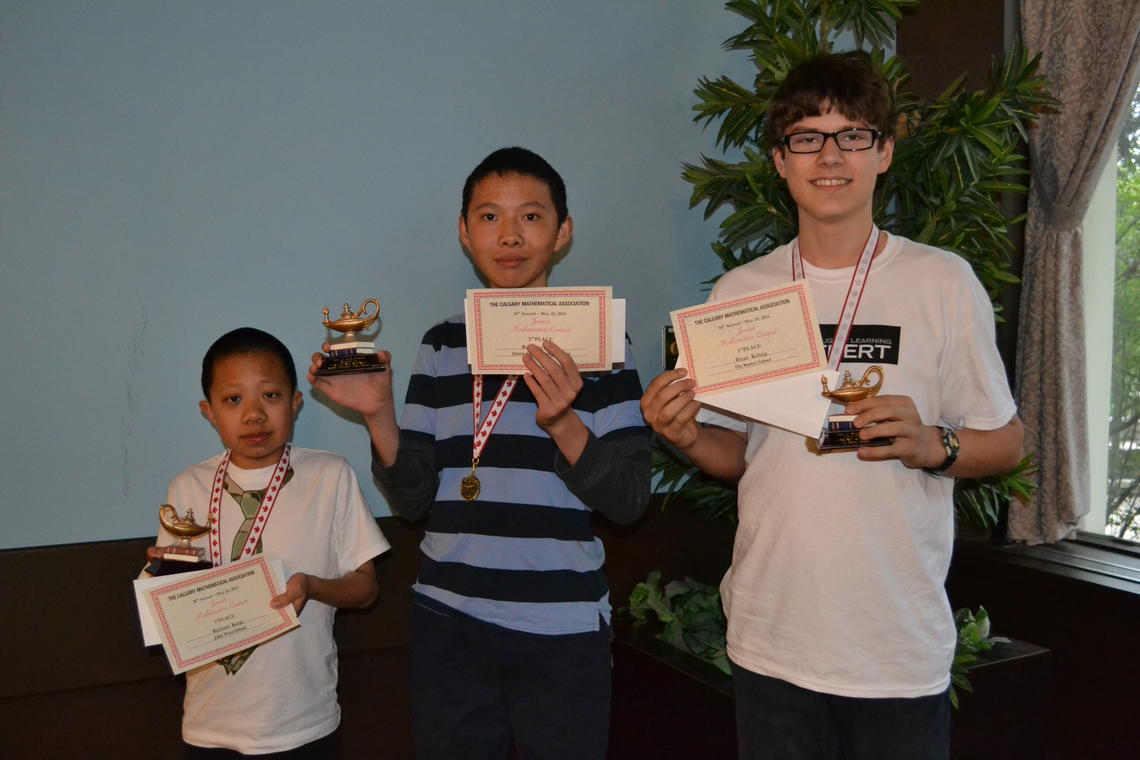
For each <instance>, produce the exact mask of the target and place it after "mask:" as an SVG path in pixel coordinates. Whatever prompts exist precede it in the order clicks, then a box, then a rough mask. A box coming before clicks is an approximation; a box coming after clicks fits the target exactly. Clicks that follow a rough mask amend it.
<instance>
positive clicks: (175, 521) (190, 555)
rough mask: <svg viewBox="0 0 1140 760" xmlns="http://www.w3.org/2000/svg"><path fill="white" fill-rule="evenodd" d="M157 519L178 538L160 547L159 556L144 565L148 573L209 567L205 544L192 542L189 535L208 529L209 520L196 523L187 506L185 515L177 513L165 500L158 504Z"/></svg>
mask: <svg viewBox="0 0 1140 760" xmlns="http://www.w3.org/2000/svg"><path fill="white" fill-rule="evenodd" d="M158 521H159V522H160V523H162V527H163V528H164V529H165V530H166V532H167V533H169V534H170V535H172V536H174V537H175V538H177V539H178V543H177V544H174V545H173V546H164V547H162V558H161V559H156V560H155V561H154V562H152V563H151V564H150V565H149V566H148V567H147V572H148V573H150V574H151V575H173V574H174V573H185V572H188V571H190V570H208V569H209V568H211V567H213V565H212V564H211V563H210V561H209V560H207V559H206V548H205V547H203V546H192V545H191V544H190V539H192V538H196V537H198V536H200V535H202V534H203V533H206V532H207V531H209V530H210V521H209V520H206V524H205V525H199V524H198V523H197V522H196V521H195V520H194V510H193V509H190V508H187V509H186V516H185V517H179V516H178V510H176V509H175V508H174V507H172V506H171V505H169V504H163V505H162V506H161V507H159V508H158Z"/></svg>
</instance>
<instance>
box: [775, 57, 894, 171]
mask: <svg viewBox="0 0 1140 760" xmlns="http://www.w3.org/2000/svg"><path fill="white" fill-rule="evenodd" d="M832 109H834V110H836V111H839V113H841V114H843V115H844V116H846V117H847V118H848V119H851V120H853V121H860V122H863V123H865V124H867V126H869V127H871V128H872V129H878V130H880V131H882V133H883V138H884V139H887V138H889V139H894V136H895V121H896V117H895V99H894V94H893V93H892V92H891V88H890V85H888V84H887V80H886V79H885V78H884V77H883V75H882V74H881V73H880V72H879V70H878V69H877V68H876V67H875V65H874V63H873V62H872V60H871V56H870V55H868V54H867V53H866V52H865V51H863V50H852V51H850V52H847V53H832V54H829V55H819V56H816V57H814V58H810V59H808V60H806V61H804V62H803V63H801V64H799V65H798V66H796V67H795V68H793V69H792V70H791V71H789V72H788V75H787V76H786V77H785V78H784V81H783V82H782V83H781V84H780V86H779V87H778V88H776V93H775V94H774V95H773V96H772V102H771V103H770V104H769V105H768V118H767V120H766V121H765V123H764V144H765V146H766V147H768V148H778V147H780V144H781V139H782V138H783V136H784V133H785V131H786V130H787V129H788V128H789V127H790V126H791V125H793V124H795V123H796V122H797V121H800V120H801V119H806V118H808V117H810V116H819V115H821V114H822V113H823V112H824V111H825V110H832Z"/></svg>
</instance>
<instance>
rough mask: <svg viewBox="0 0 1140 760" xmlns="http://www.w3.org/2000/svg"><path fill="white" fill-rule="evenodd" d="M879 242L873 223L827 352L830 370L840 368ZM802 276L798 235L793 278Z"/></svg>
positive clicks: (796, 278)
mask: <svg viewBox="0 0 1140 760" xmlns="http://www.w3.org/2000/svg"><path fill="white" fill-rule="evenodd" d="M878 242H879V228H878V227H876V226H875V225H874V224H872V225H871V234H870V236H869V237H868V238H867V244H866V245H865V246H863V253H861V254H859V263H858V264H856V265H855V271H854V272H853V273H852V274H851V284H850V285H848V286H847V297H846V298H844V299H843V309H842V310H841V311H840V312H839V324H837V325H836V326H835V336H834V337H833V338H832V340H831V350H830V351H828V352H827V368H828V369H830V370H838V369H839V364H840V362H841V361H842V357H843V349H844V347H846V345H847V339H848V338H849V337H851V328H852V326H853V325H854V324H855V312H857V311H858V310H859V302H860V301H861V300H862V299H863V286H864V285H866V284H867V276H868V275H869V274H870V272H871V259H873V258H875V246H876V245H877V244H878ZM797 267H798V269H799V271H798V274H797V271H796V270H797ZM800 278H804V279H806V275H805V274H804V262H803V258H802V257H801V256H800V239H799V238H798V237H797V238H796V239H795V240H794V241H792V280H798V279H800Z"/></svg>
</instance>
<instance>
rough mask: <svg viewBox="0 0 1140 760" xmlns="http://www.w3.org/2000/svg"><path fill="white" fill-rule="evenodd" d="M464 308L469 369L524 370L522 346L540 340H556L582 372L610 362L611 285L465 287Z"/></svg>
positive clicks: (503, 372) (500, 372)
mask: <svg viewBox="0 0 1140 760" xmlns="http://www.w3.org/2000/svg"><path fill="white" fill-rule="evenodd" d="M465 312H466V316H467V330H468V336H469V337H468V341H467V362H468V363H469V364H470V365H471V372H472V374H476V375H514V374H522V373H524V372H526V371H527V370H526V365H524V364H523V356H524V355H525V354H526V347H527V346H528V345H530V344H531V343H539V344H541V343H542V341H544V340H550V341H553V342H554V343H557V344H558V346H559V347H560V348H561V349H562V350H563V351H565V352H566V353H568V354H570V356H571V358H573V359H574V363H575V364H577V365H578V369H579V370H580V371H582V372H597V371H602V370H608V369H610V368H611V367H612V366H613V359H612V358H611V357H612V356H613V351H612V350H611V343H612V342H613V336H614V329H615V325H614V317H613V291H612V288H610V287H609V286H598V287H578V288H529V289H526V288H508V289H493V288H487V289H480V290H468V291H467V301H466V303H465ZM621 358H622V360H624V358H625V357H624V355H622V357H621Z"/></svg>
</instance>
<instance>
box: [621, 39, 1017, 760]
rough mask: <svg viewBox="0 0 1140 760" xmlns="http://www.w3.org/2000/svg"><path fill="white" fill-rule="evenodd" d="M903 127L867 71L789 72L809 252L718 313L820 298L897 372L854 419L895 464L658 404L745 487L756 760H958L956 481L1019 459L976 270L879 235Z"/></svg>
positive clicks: (749, 283)
mask: <svg viewBox="0 0 1140 760" xmlns="http://www.w3.org/2000/svg"><path fill="white" fill-rule="evenodd" d="M894 125H895V114H894V104H893V102H892V98H891V92H890V88H889V87H888V85H887V83H886V81H885V80H884V79H883V77H882V76H881V74H879V72H878V71H877V70H876V69H875V68H874V66H873V64H872V63H871V60H870V58H869V57H868V56H867V55H866V54H865V53H862V52H853V53H844V54H837V55H829V56H821V57H818V58H815V59H812V60H810V61H807V62H806V63H804V64H802V65H800V66H798V67H796V68H794V69H793V70H792V71H791V72H789V74H788V76H787V78H786V79H785V81H784V82H783V84H782V85H781V86H780V87H779V89H778V90H777V92H776V94H775V96H774V98H773V100H772V103H771V106H770V108H769V112H768V121H767V125H766V130H767V131H766V135H765V136H766V139H767V142H768V145H769V146H770V148H771V150H772V160H773V161H774V162H775V166H776V169H777V171H778V172H779V174H780V176H781V177H782V178H783V179H784V180H785V181H786V182H787V183H788V189H789V190H790V191H791V194H792V197H793V199H794V200H795V201H796V205H797V210H798V221H799V236H798V237H797V239H796V240H795V241H793V242H792V243H791V244H789V245H785V246H782V247H780V248H777V249H776V250H775V251H773V252H772V253H770V254H769V255H767V256H765V257H763V258H761V259H758V260H756V261H753V262H750V263H748V264H745V265H744V266H741V267H738V268H736V269H734V270H732V271H731V272H729V273H727V274H726V275H725V276H724V277H722V278H721V279H720V281H719V282H718V283H717V285H716V287H714V288H713V291H712V295H711V297H710V300H711V301H722V300H725V299H729V298H733V297H736V296H739V295H742V294H744V293H748V292H751V291H754V290H761V289H767V288H772V287H774V286H776V285H780V284H782V283H785V282H787V281H788V280H790V279H799V278H806V279H808V280H810V281H811V287H812V294H813V298H814V301H815V307H816V311H817V316H818V318H819V320H820V323H821V325H820V327H821V332H822V333H823V336H824V340H825V344H827V343H829V341H830V342H831V343H833V344H834V343H837V344H838V345H832V346H831V349H830V350H832V351H838V352H840V353H839V354H838V357H839V358H840V360H841V364H840V368H841V369H844V370H848V371H850V372H851V374H852V375H853V376H854V377H860V376H861V375H862V373H863V372H864V371H865V369H866V368H868V367H870V366H872V365H879V366H881V367H883V368H884V382H883V391H884V392H883V393H882V394H881V395H877V396H873V397H871V398H867V399H864V400H861V401H855V402H851V403H848V404H847V405H846V409H845V412H846V413H847V414H851V415H855V419H854V423H855V425H856V426H857V427H858V428H860V432H859V436H860V438H861V439H862V440H865V441H870V440H872V439H876V438H889V439H893V442H892V443H890V444H889V445H883V446H868V447H861V448H858V449H857V450H856V451H855V452H854V453H853V452H850V451H847V452H842V451H841V452H834V453H827V454H821V453H819V451H818V450H817V449H815V448H814V447H812V446H809V445H807V444H808V443H809V442H807V441H806V440H805V439H804V437H803V436H800V435H797V434H794V433H790V432H787V431H785V430H781V429H779V428H775V427H771V426H768V425H765V424H763V423H759V422H754V421H748V420H742V419H733V418H730V417H728V416H724V415H721V414H716V413H713V412H711V411H710V410H706V409H701V405H700V404H699V403H698V402H697V401H695V400H694V398H693V393H692V387H693V383H692V381H691V380H689V379H686V377H685V371H684V370H675V371H672V372H666V373H664V374H663V375H661V376H659V377H657V378H656V379H655V380H654V381H653V382H652V383H651V384H650V385H649V387H648V388H647V390H646V392H645V395H644V396H643V397H642V402H641V406H642V411H643V412H644V414H645V417H646V419H647V420H648V421H649V423H650V424H651V425H652V426H653V429H654V430H655V431H657V433H658V434H660V435H662V436H664V437H665V438H666V439H667V440H669V441H670V442H671V443H672V444H673V445H675V446H677V447H678V448H679V449H680V450H681V451H683V452H684V453H685V454H687V455H688V456H689V458H690V459H692V461H693V462H694V463H695V464H697V465H698V466H699V467H700V468H701V469H702V470H704V471H705V472H707V473H709V474H711V475H714V476H717V477H721V478H726V479H730V480H736V479H739V517H740V524H739V527H738V529H737V533H736V541H735V546H734V549H733V560H732V567H731V568H730V569H729V571H728V573H727V574H726V575H725V577H724V580H723V582H722V584H721V593H722V596H723V601H724V609H725V613H726V615H727V616H728V654H729V658H730V659H731V660H732V663H733V680H734V687H735V692H736V709H737V726H738V731H739V742H740V749H741V757H742V758H840V757H842V758H845V759H846V760H854V759H855V758H876V759H877V760H882V759H883V758H899V759H900V760H901V759H903V758H905V759H906V760H915V759H916V758H946V757H947V756H948V753H949V750H948V747H949V707H948V700H947V697H946V691H947V688H948V685H949V671H950V664H951V660H952V658H953V654H954V645H955V639H956V637H955V631H954V624H953V621H952V618H951V613H950V606H949V603H948V601H947V598H946V593H945V590H944V588H943V583H944V581H945V579H946V572H947V568H948V566H949V562H950V553H951V548H952V541H953V534H954V516H953V505H952V497H953V488H954V480H953V479H954V478H955V477H976V476H981V475H987V474H991V473H997V472H1002V471H1006V470H1009V469H1011V468H1012V467H1014V466H1015V465H1016V464H1017V462H1018V461H1019V458H1020V453H1021V440H1022V430H1021V423H1020V421H1019V420H1018V418H1017V414H1016V407H1015V405H1014V402H1013V399H1012V398H1011V396H1010V393H1009V388H1008V385H1007V382H1006V376H1005V370H1004V368H1003V366H1002V361H1001V358H1000V357H999V355H998V352H997V349H996V347H995V345H994V321H993V311H992V307H991V305H990V301H989V299H988V298H987V296H986V293H985V291H984V290H983V288H982V286H981V285H980V284H979V283H978V281H977V279H976V277H975V276H974V274H973V272H972V271H971V269H970V267H969V265H968V264H967V263H966V262H965V261H964V260H963V259H961V258H959V257H958V256H955V255H953V254H950V253H947V252H944V251H940V250H937V249H935V248H930V247H928V246H924V245H920V244H918V243H914V242H912V241H910V240H907V239H905V238H900V237H897V236H894V235H891V234H888V233H886V232H882V231H879V230H878V229H877V228H876V227H875V226H874V223H873V221H872V196H873V193H874V189H875V182H876V178H877V177H878V175H879V174H881V173H883V172H885V171H886V170H887V169H888V167H889V166H890V164H891V157H892V155H893V151H894ZM847 302H850V304H851V305H852V306H853V307H854V308H853V309H851V308H849V309H844V305H845V303H847ZM852 312H853V315H852V314H851V313H852ZM845 314H846V316H845ZM834 336H839V337H838V338H834ZM756 392H757V393H763V388H762V387H761V388H759V389H757V391H756Z"/></svg>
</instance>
